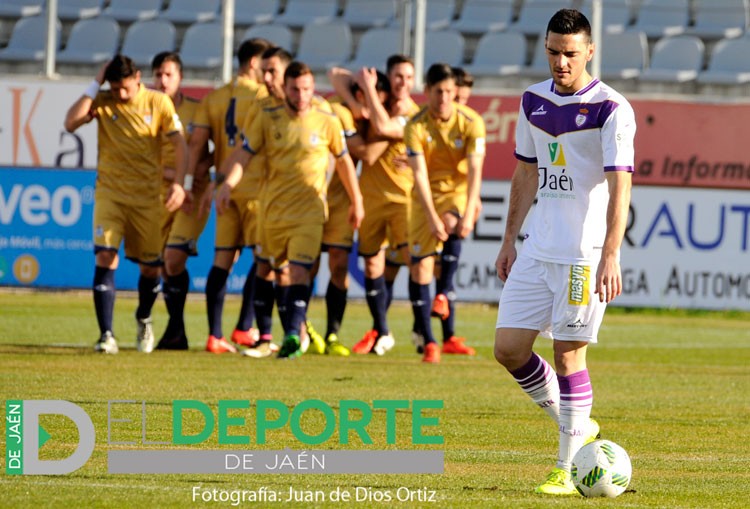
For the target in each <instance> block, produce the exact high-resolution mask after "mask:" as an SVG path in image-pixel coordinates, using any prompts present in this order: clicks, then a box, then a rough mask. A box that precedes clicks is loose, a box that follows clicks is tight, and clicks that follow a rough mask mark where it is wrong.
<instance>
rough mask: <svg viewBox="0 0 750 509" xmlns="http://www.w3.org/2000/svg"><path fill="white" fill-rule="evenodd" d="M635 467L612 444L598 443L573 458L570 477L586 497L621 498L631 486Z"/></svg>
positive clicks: (617, 446) (585, 447) (606, 442)
mask: <svg viewBox="0 0 750 509" xmlns="http://www.w3.org/2000/svg"><path fill="white" fill-rule="evenodd" d="M631 473H632V466H631V465H630V457H628V453H627V452H625V449H623V448H622V447H620V446H619V445H617V444H616V443H614V442H610V441H609V440H595V441H594V442H591V443H589V444H586V445H584V446H583V447H581V448H580V449H579V450H578V452H577V453H576V455H575V456H574V457H573V465H572V467H571V471H570V475H571V478H572V480H573V484H574V485H575V487H576V489H577V490H578V492H579V493H580V494H581V495H583V496H584V497H610V498H614V497H616V496H618V495H621V494H622V493H623V492H624V491H625V489H626V488H627V487H628V484H630V475H631Z"/></svg>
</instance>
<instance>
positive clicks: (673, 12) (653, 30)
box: [629, 0, 690, 39]
mask: <svg viewBox="0 0 750 509" xmlns="http://www.w3.org/2000/svg"><path fill="white" fill-rule="evenodd" d="M689 22H690V10H689V4H688V0H642V1H641V6H640V8H639V10H638V19H637V20H636V22H635V23H634V24H633V25H632V26H631V27H630V28H629V30H632V31H634V32H643V33H645V34H646V36H648V37H649V38H652V39H653V38H661V37H664V36H667V35H679V34H681V33H683V32H685V30H686V29H687V26H688V23H689Z"/></svg>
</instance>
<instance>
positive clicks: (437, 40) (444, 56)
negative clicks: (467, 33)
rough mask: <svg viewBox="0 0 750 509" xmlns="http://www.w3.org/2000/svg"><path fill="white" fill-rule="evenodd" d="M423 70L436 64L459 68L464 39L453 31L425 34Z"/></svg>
mask: <svg viewBox="0 0 750 509" xmlns="http://www.w3.org/2000/svg"><path fill="white" fill-rule="evenodd" d="M424 37H425V41H424V65H425V69H426V68H428V67H429V66H430V65H432V64H434V63H436V62H443V63H446V64H448V65H450V66H454V67H460V66H462V65H463V60H464V45H465V42H464V38H463V36H462V35H461V34H460V33H458V32H456V31H455V30H434V31H429V32H427V33H425V36H424Z"/></svg>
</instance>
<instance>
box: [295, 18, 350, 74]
mask: <svg viewBox="0 0 750 509" xmlns="http://www.w3.org/2000/svg"><path fill="white" fill-rule="evenodd" d="M351 54H352V32H351V28H349V25H348V24H347V23H344V22H341V21H338V22H332V23H310V24H308V25H305V28H304V29H303V30H302V36H301V37H300V41H299V48H298V50H297V57H296V59H297V60H300V61H302V62H304V63H306V64H307V65H308V66H310V68H311V69H312V70H313V71H316V72H318V71H325V70H327V69H329V68H331V67H334V66H339V65H342V64H343V63H345V62H348V61H349V59H350V57H351Z"/></svg>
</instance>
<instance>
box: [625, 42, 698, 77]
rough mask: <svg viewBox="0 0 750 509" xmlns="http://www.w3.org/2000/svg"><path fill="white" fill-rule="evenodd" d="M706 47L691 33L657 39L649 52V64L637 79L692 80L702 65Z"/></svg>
mask: <svg viewBox="0 0 750 509" xmlns="http://www.w3.org/2000/svg"><path fill="white" fill-rule="evenodd" d="M705 51H706V48H705V45H704V44H703V41H702V40H701V39H699V38H698V37H695V36H691V35H678V36H675V37H664V38H662V39H659V40H658V41H657V43H656V45H655V46H654V50H653V52H652V54H651V65H650V66H649V67H648V68H647V69H646V70H645V71H643V73H642V74H641V76H640V78H639V80H640V81H649V82H678V83H684V82H687V81H693V80H695V79H696V78H697V77H698V73H699V72H700V70H701V69H702V67H703V57H704V54H705Z"/></svg>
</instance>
